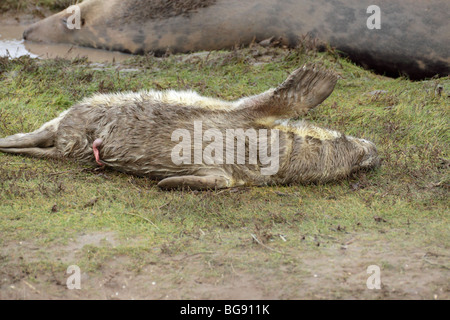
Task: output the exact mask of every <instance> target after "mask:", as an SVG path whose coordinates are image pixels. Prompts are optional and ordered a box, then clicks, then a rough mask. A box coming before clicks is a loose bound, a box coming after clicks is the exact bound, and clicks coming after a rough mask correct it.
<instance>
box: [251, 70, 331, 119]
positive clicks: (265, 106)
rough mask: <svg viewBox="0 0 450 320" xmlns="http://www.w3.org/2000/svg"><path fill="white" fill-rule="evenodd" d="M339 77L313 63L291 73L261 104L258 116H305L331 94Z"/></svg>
mask: <svg viewBox="0 0 450 320" xmlns="http://www.w3.org/2000/svg"><path fill="white" fill-rule="evenodd" d="M337 79H338V75H337V74H336V73H334V72H333V71H329V70H325V69H324V68H322V67H319V66H317V65H315V64H305V65H304V66H303V67H301V68H298V69H296V70H295V71H293V72H292V73H291V74H290V75H289V77H288V78H287V79H286V80H285V81H284V82H283V83H282V84H280V85H279V86H278V87H277V88H276V89H275V90H273V91H271V92H270V93H269V95H268V96H266V98H265V99H263V103H261V104H260V105H259V106H257V109H259V110H258V111H260V112H262V114H260V116H263V117H267V116H275V117H284V118H294V117H298V116H302V115H305V114H306V113H308V111H309V110H311V109H312V108H314V107H316V106H318V105H319V104H320V103H322V101H324V100H325V99H326V98H328V96H329V95H330V94H331V93H332V92H333V90H334V87H335V85H336V83H337Z"/></svg>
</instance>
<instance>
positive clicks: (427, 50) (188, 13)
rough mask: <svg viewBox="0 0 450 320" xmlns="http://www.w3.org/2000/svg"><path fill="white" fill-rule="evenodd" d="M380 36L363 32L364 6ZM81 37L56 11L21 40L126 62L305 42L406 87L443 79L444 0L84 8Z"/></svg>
mask: <svg viewBox="0 0 450 320" xmlns="http://www.w3.org/2000/svg"><path fill="white" fill-rule="evenodd" d="M373 4H376V5H378V6H379V7H380V9H381V29H372V30H370V29H368V27H367V20H368V19H369V18H370V16H371V15H372V13H367V9H368V7H369V6H370V5H373ZM79 7H80V9H81V29H80V30H76V29H74V30H69V29H68V28H67V18H68V17H69V16H70V15H71V14H72V13H67V12H66V11H62V12H60V13H58V14H55V15H53V16H51V17H48V18H46V19H44V20H42V21H39V22H37V23H35V24H33V25H31V26H30V27H29V28H28V29H27V30H25V32H24V38H25V39H27V40H32V41H47V42H65V43H72V44H76V45H80V46H88V47H94V48H102V49H108V50H118V51H123V52H128V53H133V54H142V53H146V52H155V53H157V54H162V53H165V52H166V51H167V50H170V51H171V52H173V53H177V52H192V51H199V50H217V49H224V48H232V47H233V46H235V45H236V44H249V43H251V42H252V41H257V42H259V41H262V40H265V39H268V38H270V37H277V38H278V37H281V38H282V42H283V43H285V44H288V45H291V46H294V45H296V44H297V43H298V42H299V37H300V36H301V35H305V34H309V35H310V36H312V37H316V38H318V39H320V40H322V41H324V42H326V43H329V44H331V46H333V47H336V48H337V49H338V50H340V51H342V52H344V53H345V54H347V55H348V56H349V57H350V58H351V59H352V60H353V61H355V62H357V63H359V64H361V65H363V66H366V67H367V68H371V69H374V70H376V71H378V72H380V73H386V74H387V75H393V76H398V75H402V74H405V75H408V76H409V77H410V78H412V79H420V78H424V77H432V76H434V75H437V74H439V75H441V76H446V75H449V74H450V55H449V53H450V27H449V22H448V21H449V20H450V1H448V0H379V1H376V3H374V2H373V1H372V0H346V1H339V0H246V1H240V0H169V1H163V0H111V1H104V0H86V1H84V2H82V3H81V4H80V5H79Z"/></svg>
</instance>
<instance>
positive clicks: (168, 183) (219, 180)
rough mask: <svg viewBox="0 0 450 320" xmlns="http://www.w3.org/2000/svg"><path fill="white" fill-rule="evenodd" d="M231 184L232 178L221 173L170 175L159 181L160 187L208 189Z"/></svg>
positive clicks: (226, 186)
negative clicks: (220, 174)
mask: <svg viewBox="0 0 450 320" xmlns="http://www.w3.org/2000/svg"><path fill="white" fill-rule="evenodd" d="M230 186H231V183H230V179H228V178H227V177H225V176H219V175H210V176H179V177H170V178H166V179H164V180H161V181H160V182H159V183H158V187H160V188H161V189H183V188H189V189H192V190H206V189H224V188H228V187H230Z"/></svg>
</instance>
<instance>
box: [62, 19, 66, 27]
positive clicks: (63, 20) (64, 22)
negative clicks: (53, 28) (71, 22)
mask: <svg viewBox="0 0 450 320" xmlns="http://www.w3.org/2000/svg"><path fill="white" fill-rule="evenodd" d="M61 23H62V24H63V26H64V27H67V18H62V19H61Z"/></svg>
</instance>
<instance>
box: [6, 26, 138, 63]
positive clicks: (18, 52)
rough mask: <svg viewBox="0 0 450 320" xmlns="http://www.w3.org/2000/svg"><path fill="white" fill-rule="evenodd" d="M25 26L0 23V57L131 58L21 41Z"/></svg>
mask: <svg viewBox="0 0 450 320" xmlns="http://www.w3.org/2000/svg"><path fill="white" fill-rule="evenodd" d="M26 27H27V26H25V25H21V24H19V23H17V24H2V23H1V22H0V56H10V57H12V58H17V57H20V56H24V55H29V56H31V57H33V58H41V59H49V58H56V57H60V58H66V59H71V58H76V57H87V58H88V60H89V61H91V62H114V61H115V62H121V61H124V60H126V59H129V58H130V57H132V55H130V54H125V53H121V52H117V51H106V50H99V49H92V48H83V47H78V46H74V45H71V44H54V43H51V44H50V43H38V42H31V41H25V40H23V39H22V34H23V31H24V30H25V28H26Z"/></svg>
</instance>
